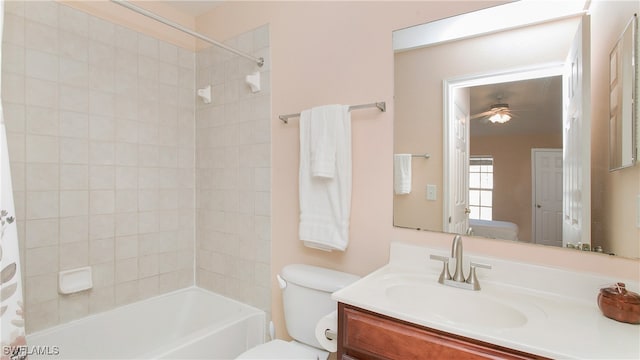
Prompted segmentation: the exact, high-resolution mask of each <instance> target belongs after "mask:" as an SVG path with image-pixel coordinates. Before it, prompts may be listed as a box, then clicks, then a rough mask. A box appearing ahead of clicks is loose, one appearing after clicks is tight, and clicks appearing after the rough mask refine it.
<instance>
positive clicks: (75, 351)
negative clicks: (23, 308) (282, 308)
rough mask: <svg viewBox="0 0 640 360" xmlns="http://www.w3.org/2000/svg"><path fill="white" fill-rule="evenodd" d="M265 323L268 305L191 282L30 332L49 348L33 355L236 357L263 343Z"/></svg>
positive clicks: (37, 345)
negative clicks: (263, 306) (263, 308)
mask: <svg viewBox="0 0 640 360" xmlns="http://www.w3.org/2000/svg"><path fill="white" fill-rule="evenodd" d="M27 316H28V314H27ZM264 329H265V313H264V312H263V311H261V310H258V309H256V308H253V307H251V306H248V305H245V304H243V303H240V302H237V301H235V300H231V299H229V298H226V297H224V296H221V295H218V294H215V293H213V292H210V291H207V290H203V289H200V288H197V287H190V288H186V289H182V290H178V291H175V292H172V293H168V294H164V295H160V296H157V297H154V298H151V299H147V300H143V301H139V302H136V303H132V304H128V305H125V306H122V307H119V308H116V309H113V310H110V311H107V312H104V313H100V314H96V315H91V316H88V317H86V318H82V319H79V320H76V321H73V322H70V323H67V324H62V325H59V326H56V327H53V328H51V329H46V330H43V331H40V332H36V333H33V334H30V335H28V336H27V345H28V348H29V349H30V350H29V351H32V352H33V351H34V349H35V350H36V351H35V352H37V351H42V349H45V352H48V354H45V355H42V356H41V357H38V356H33V355H32V356H29V359H38V358H40V359H48V360H54V359H233V358H235V357H236V356H238V355H239V354H240V353H242V352H244V351H245V350H247V349H249V348H251V347H253V346H255V345H258V344H261V343H263V342H264V338H265V333H264V331H265V330H264ZM56 350H59V354H58V355H57V356H53V355H51V354H52V353H55V352H56Z"/></svg>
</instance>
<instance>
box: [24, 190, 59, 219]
mask: <svg viewBox="0 0 640 360" xmlns="http://www.w3.org/2000/svg"><path fill="white" fill-rule="evenodd" d="M26 195H27V196H26V219H27V220H29V219H47V218H56V217H58V215H59V211H58V204H59V193H58V192H57V191H27V192H26Z"/></svg>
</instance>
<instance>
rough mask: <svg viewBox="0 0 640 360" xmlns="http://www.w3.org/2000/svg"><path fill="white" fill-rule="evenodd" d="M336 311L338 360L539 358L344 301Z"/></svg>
mask: <svg viewBox="0 0 640 360" xmlns="http://www.w3.org/2000/svg"><path fill="white" fill-rule="evenodd" d="M339 312H340V313H339V317H340V318H339V324H340V336H339V341H340V343H339V347H338V355H339V357H338V358H339V359H398V360H408V359H539V357H537V356H534V355H530V354H526V353H522V352H519V351H516V350H512V349H507V348H502V347H499V346H496V345H492V344H488V343H484V342H481V341H477V340H473V339H468V338H464V337H461V336H457V335H453V334H448V333H445V332H442V331H438V330H433V329H429V328H425V327H421V326H417V325H413V324H409V323H406V322H402V321H399V320H397V319H392V318H388V317H386V316H382V315H379V314H375V313H371V312H369V311H366V310H362V309H358V308H355V307H351V306H348V305H344V304H340V306H339Z"/></svg>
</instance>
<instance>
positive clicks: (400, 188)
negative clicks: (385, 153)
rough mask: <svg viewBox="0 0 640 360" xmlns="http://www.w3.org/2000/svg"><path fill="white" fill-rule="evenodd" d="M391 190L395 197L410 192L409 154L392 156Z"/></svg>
mask: <svg viewBox="0 0 640 360" xmlns="http://www.w3.org/2000/svg"><path fill="white" fill-rule="evenodd" d="M393 190H394V191H395V193H396V195H405V194H409V193H410V192H411V154H395V155H393Z"/></svg>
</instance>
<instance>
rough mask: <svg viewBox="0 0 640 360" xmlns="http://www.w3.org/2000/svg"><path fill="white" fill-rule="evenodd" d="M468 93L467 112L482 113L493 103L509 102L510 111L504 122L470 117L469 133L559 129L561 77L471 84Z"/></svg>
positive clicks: (523, 132) (549, 131)
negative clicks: (510, 114) (469, 110)
mask: <svg viewBox="0 0 640 360" xmlns="http://www.w3.org/2000/svg"><path fill="white" fill-rule="evenodd" d="M470 96H471V100H470V101H471V104H470V105H471V115H473V114H478V113H482V112H485V111H487V110H489V109H490V107H491V105H493V104H496V103H507V104H509V108H510V109H511V110H512V113H513V114H514V115H513V118H512V119H511V120H510V121H508V122H506V123H504V124H493V123H491V122H489V121H487V120H485V119H484V118H477V119H472V120H471V135H472V136H482V135H507V134H534V133H535V134H543V133H558V134H559V133H561V131H562V76H553V77H546V78H539V79H531V80H522V81H513V82H507V83H500V84H491V85H482V86H474V87H471V88H470ZM498 97H501V100H499V99H498Z"/></svg>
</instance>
